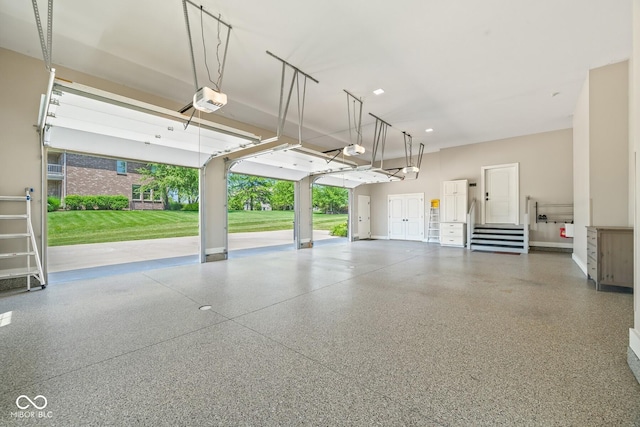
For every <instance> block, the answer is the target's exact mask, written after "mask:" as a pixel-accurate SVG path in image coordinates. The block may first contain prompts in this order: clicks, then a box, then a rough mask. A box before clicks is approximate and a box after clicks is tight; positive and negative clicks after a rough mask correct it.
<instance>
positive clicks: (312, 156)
mask: <svg viewBox="0 0 640 427" xmlns="http://www.w3.org/2000/svg"><path fill="white" fill-rule="evenodd" d="M356 166H357V165H356V164H355V163H352V162H349V161H345V160H338V159H333V158H332V157H331V156H327V155H326V154H323V153H320V152H316V151H313V150H308V149H305V148H292V149H282V150H277V149H276V150H267V151H266V152H263V153H256V155H255V156H247V157H245V158H242V159H240V160H236V161H235V162H234V164H233V166H232V167H231V168H230V171H231V172H233V173H242V174H246V175H257V176H263V177H267V178H274V179H283V180H287V181H300V180H301V179H303V178H305V177H307V176H309V175H314V174H318V173H323V172H333V171H341V170H353V168H355V167H356Z"/></svg>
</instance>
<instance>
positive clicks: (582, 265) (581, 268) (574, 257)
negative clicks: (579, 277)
mask: <svg viewBox="0 0 640 427" xmlns="http://www.w3.org/2000/svg"><path fill="white" fill-rule="evenodd" d="M571 259H572V260H573V262H575V263H576V265H577V266H578V267H580V270H582V272H583V273H584V275H585V276H588V274H587V266H586V265H585V264H584V263H583V262H582V260H581V259H580V258H578V257H577V256H576V254H575V253H573V254H571Z"/></svg>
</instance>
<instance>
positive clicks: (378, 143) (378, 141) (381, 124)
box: [369, 113, 391, 169]
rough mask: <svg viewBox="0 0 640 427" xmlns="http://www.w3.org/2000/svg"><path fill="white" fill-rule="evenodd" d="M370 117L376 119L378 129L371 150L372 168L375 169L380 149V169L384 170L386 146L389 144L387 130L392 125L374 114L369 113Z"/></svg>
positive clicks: (375, 130)
mask: <svg viewBox="0 0 640 427" xmlns="http://www.w3.org/2000/svg"><path fill="white" fill-rule="evenodd" d="M369 115H370V116H371V117H373V118H374V119H376V127H375V129H374V133H373V148H372V150H371V166H372V167H373V165H374V163H375V161H376V156H377V154H378V149H380V169H382V164H383V162H384V146H385V144H386V142H387V129H388V128H390V127H391V125H390V124H389V123H387V122H385V121H384V120H382V119H381V118H380V117H378V116H376V115H374V114H371V113H369Z"/></svg>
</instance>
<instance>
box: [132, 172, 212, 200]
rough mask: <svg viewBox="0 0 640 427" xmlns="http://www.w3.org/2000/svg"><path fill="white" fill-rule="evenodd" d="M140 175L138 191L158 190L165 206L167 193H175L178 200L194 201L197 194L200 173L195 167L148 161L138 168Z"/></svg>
mask: <svg viewBox="0 0 640 427" xmlns="http://www.w3.org/2000/svg"><path fill="white" fill-rule="evenodd" d="M138 173H140V174H141V175H142V185H141V187H140V191H148V190H153V191H154V192H158V193H159V194H160V196H161V198H162V201H163V202H164V206H165V208H167V207H168V206H169V194H171V193H175V194H176V195H177V197H178V201H179V202H186V203H196V202H197V201H198V196H199V190H198V185H199V180H200V175H199V173H198V170H197V169H192V168H185V167H182V166H170V165H164V164H159V163H149V164H147V167H146V168H142V169H138Z"/></svg>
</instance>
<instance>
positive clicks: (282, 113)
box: [262, 51, 319, 144]
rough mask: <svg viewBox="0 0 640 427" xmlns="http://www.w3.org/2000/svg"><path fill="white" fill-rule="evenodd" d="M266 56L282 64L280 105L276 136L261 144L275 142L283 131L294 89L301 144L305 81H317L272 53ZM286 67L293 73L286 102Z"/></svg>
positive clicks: (299, 142)
mask: <svg viewBox="0 0 640 427" xmlns="http://www.w3.org/2000/svg"><path fill="white" fill-rule="evenodd" d="M267 54H268V55H270V56H272V57H274V58H275V59H277V60H278V61H280V62H282V77H281V79H280V103H279V105H278V128H277V130H276V136H275V137H273V138H269V139H265V140H263V141H262V142H275V141H277V140H278V139H280V137H281V136H282V133H283V131H284V124H285V121H286V119H287V113H288V111H289V104H290V103H291V96H292V95H293V90H294V87H295V90H296V97H297V101H298V144H302V123H303V121H304V103H305V98H306V92H307V79H309V80H312V81H313V82H315V83H319V82H318V80H316V79H314V78H313V77H311V76H310V75H309V74H307V73H305V72H304V71H302V70H300V69H299V68H298V67H296V66H294V65H291V64H290V63H288V62H287V61H285V60H284V59H282V58H280V57H278V56H276V55H274V54H273V53H271V52H269V51H267ZM287 67H288V68H290V69H291V70H292V71H293V74H292V76H291V84H290V85H289V90H288V92H287V96H286V101H285V96H284V91H285V84H284V83H285V80H286V70H287ZM300 75H302V76H303V77H304V79H303V81H302V99H300Z"/></svg>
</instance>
